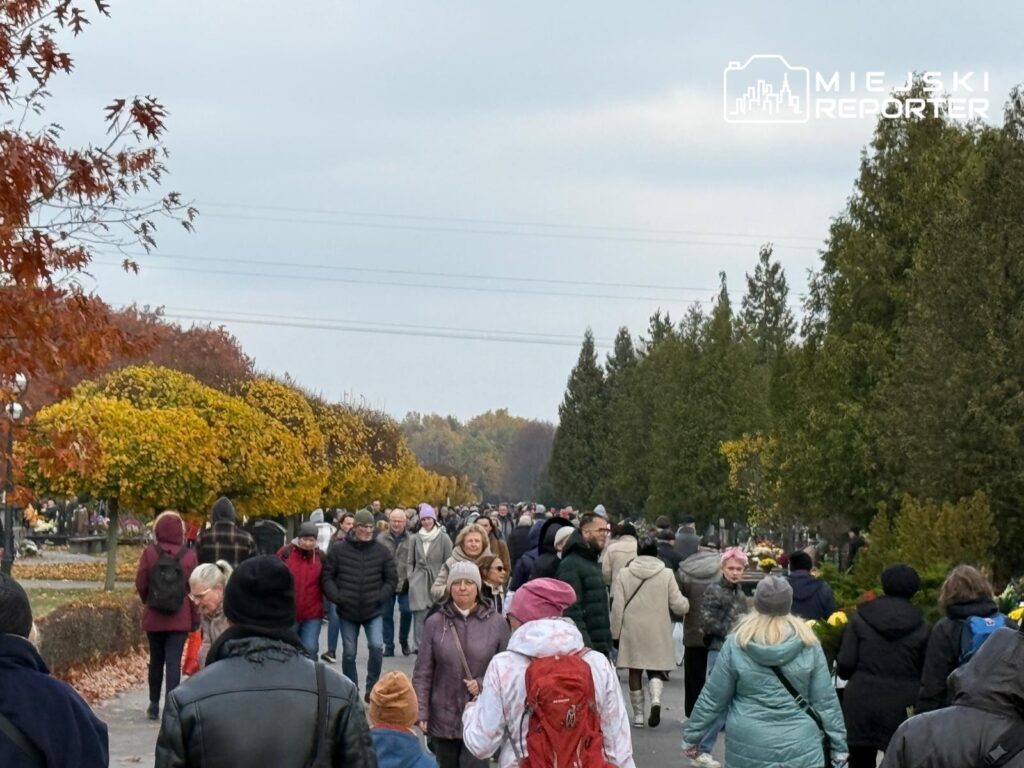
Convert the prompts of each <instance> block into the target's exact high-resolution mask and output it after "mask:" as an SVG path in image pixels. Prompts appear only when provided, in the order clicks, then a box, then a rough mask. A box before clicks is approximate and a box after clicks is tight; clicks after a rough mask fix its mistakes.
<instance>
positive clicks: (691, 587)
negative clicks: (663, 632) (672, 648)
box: [679, 550, 722, 648]
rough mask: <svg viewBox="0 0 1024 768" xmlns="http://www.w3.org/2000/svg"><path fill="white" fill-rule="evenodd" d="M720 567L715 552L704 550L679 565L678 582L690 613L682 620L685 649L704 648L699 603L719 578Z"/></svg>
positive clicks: (701, 613) (718, 558)
mask: <svg viewBox="0 0 1024 768" xmlns="http://www.w3.org/2000/svg"><path fill="white" fill-rule="evenodd" d="M721 573H722V565H721V559H720V557H719V554H718V553H717V552H713V551H710V550H704V551H701V552H697V553H696V554H695V555H691V556H690V557H688V558H686V559H685V560H683V562H682V563H680V564H679V580H680V581H681V582H682V589H683V595H685V596H686V598H687V599H688V600H689V601H690V612H689V613H687V614H686V618H685V619H684V620H683V629H684V631H685V640H684V643H685V645H686V647H687V648H703V647H704V631H703V630H702V629H701V622H702V620H703V617H704V612H703V610H702V609H701V603H702V602H703V599H704V592H706V591H707V588H708V587H710V586H711V585H712V584H714V583H715V582H716V581H718V579H719V578H720V577H721Z"/></svg>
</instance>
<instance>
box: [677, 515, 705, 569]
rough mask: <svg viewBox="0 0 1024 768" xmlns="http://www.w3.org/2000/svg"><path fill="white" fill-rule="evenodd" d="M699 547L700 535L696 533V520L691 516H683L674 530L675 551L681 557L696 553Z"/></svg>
mask: <svg viewBox="0 0 1024 768" xmlns="http://www.w3.org/2000/svg"><path fill="white" fill-rule="evenodd" d="M698 549H700V536H698V535H697V521H696V520H694V519H693V518H692V517H684V518H683V520H682V522H681V523H680V524H679V528H678V529H677V530H676V551H677V552H679V554H680V555H682V556H683V558H684V559H685V558H687V557H689V556H690V555H694V554H696V553H697V550H698Z"/></svg>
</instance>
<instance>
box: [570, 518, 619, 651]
mask: <svg viewBox="0 0 1024 768" xmlns="http://www.w3.org/2000/svg"><path fill="white" fill-rule="evenodd" d="M599 554H600V553H599V552H598V551H597V550H596V549H594V548H593V547H591V546H589V545H588V544H587V543H586V542H584V541H583V536H582V535H580V532H579V531H577V532H576V533H574V534H572V536H570V537H569V541H568V542H566V544H565V549H564V550H563V552H562V562H560V563H559V564H558V578H559V579H560V580H561V581H564V582H565V583H566V584H568V585H569V586H571V587H572V588H573V589H575V590H576V602H575V603H573V604H572V605H571V606H569V607H568V608H567V609H566V611H565V614H564V615H565V617H566V618H567V619H572V620H573V621H574V622H576V627H577V629H579V631H580V634H581V635H583V643H584V644H585V645H586V646H587V647H588V648H593V649H594V650H595V651H599V652H600V653H603V654H604V655H605V656H607V655H609V654H610V653H611V649H612V620H611V616H610V615H609V612H608V589H607V588H606V587H605V585H604V576H602V575H601V566H600V564H598V562H597V556H598V555H599Z"/></svg>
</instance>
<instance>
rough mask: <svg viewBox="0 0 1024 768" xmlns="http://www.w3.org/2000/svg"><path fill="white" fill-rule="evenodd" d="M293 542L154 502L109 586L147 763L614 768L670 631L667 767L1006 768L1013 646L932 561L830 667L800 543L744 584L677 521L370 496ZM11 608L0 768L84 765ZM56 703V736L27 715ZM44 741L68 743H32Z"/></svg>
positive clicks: (657, 687) (16, 594) (85, 758)
mask: <svg viewBox="0 0 1024 768" xmlns="http://www.w3.org/2000/svg"><path fill="white" fill-rule="evenodd" d="M294 532H295V536H294V537H293V538H292V539H291V540H290V541H289V542H288V543H286V544H285V545H284V546H282V547H281V548H280V549H279V550H278V551H277V552H276V554H273V555H257V554H256V547H255V545H254V542H253V541H252V537H251V536H250V535H249V534H248V533H247V532H245V531H244V530H242V529H241V528H240V527H239V526H238V525H237V521H236V513H235V510H234V507H233V505H232V503H231V501H230V500H229V499H227V498H221V499H219V500H218V501H217V502H216V503H215V504H214V506H213V508H212V510H211V521H210V525H209V526H208V527H206V528H205V529H204V530H201V531H197V535H196V536H195V539H194V545H192V546H190V542H189V537H188V536H187V526H186V524H185V522H184V520H183V519H182V517H181V516H180V515H179V514H178V513H176V512H173V511H166V512H163V513H162V514H160V515H159V516H158V517H157V518H156V520H155V521H154V524H153V543H152V544H151V545H150V546H147V547H146V548H145V550H144V551H143V553H142V555H141V557H140V560H139V564H138V569H137V576H136V583H135V586H136V590H137V592H138V595H139V598H140V599H141V601H142V602H143V604H144V609H143V629H144V630H145V632H146V635H147V638H148V641H149V651H150V663H149V675H148V688H149V704H148V708H147V712H146V714H147V716H148V717H150V718H152V719H154V720H160V731H159V736H158V741H157V747H156V765H157V766H159V767H160V768H164V767H165V766H166V767H170V766H175V767H181V766H199V765H203V766H221V765H224V766H227V765H232V766H233V765H250V764H252V765H256V764H260V765H263V764H266V765H275V766H292V765H294V766H297V767H298V766H318V765H337V766H340V765H345V766H357V767H358V766H377V765H379V766H384V767H385V768H392V767H394V768H399V766H401V767H402V768H428V766H439V768H477V767H480V768H485V767H486V766H487V765H489V764H490V763H491V761H492V760H493V761H497V764H498V765H499V766H500V767H501V768H512V767H513V766H525V767H527V768H542V767H544V768H547V767H548V766H554V765H558V766H573V767H574V768H584V767H589V766H602V767H612V766H614V767H616V768H632V766H634V764H635V763H634V756H633V738H634V734H636V733H637V732H638V730H639V729H642V728H657V727H659V726H661V724H662V696H663V691H664V686H665V684H666V682H668V681H669V679H670V676H671V675H672V674H678V673H677V672H674V670H676V668H677V666H678V665H679V661H680V659H679V658H678V655H677V648H676V640H677V639H678V633H680V632H681V634H682V645H683V657H682V678H683V690H684V711H685V715H686V720H685V723H684V728H683V732H682V734H681V753H680V756H679V759H678V764H680V765H686V764H687V763H689V764H692V765H695V766H700V767H701V768H720V763H719V761H718V760H717V759H716V757H715V756H714V755H715V754H716V751H715V750H716V744H717V743H718V741H719V739H721V738H724V750H725V765H726V766H728V768H771V767H774V766H786V767H787V768H821V766H826V768H834V767H836V766H842V765H849V766H850V768H867V767H868V766H872V767H873V766H876V764H877V762H878V759H879V756H880V754H882V753H884V757H883V760H884V762H883V763H882V764H883V765H884V766H886V768H946V767H947V766H949V767H950V768H952V767H953V766H957V768H959V767H960V766H967V765H972V766H973V765H982V764H984V765H989V766H992V768H998V766H1003V765H1006V766H1010V768H1015V767H1019V766H1022V765H1024V737H1022V735H1021V725H1022V723H1021V718H1022V715H1021V712H1024V708H1022V707H1021V703H1022V702H1024V682H1022V681H1024V678H1022V677H1021V675H1022V673H1024V637H1022V636H1021V634H1020V633H1019V632H1017V631H1016V627H1015V626H1014V624H1013V622H1012V621H1010V620H1009V619H1008V618H1007V617H1005V616H1003V615H1002V614H1000V613H999V611H998V608H997V606H996V602H995V599H994V596H993V591H992V587H991V585H990V583H989V582H988V580H987V579H986V578H985V576H984V575H982V573H980V572H979V571H977V570H976V569H974V568H972V567H971V566H966V565H963V566H958V567H957V568H955V569H953V571H952V572H951V573H950V574H949V576H948V578H947V579H946V581H945V583H944V584H943V587H942V590H941V593H940V596H939V607H940V608H941V609H942V611H943V613H944V614H945V615H944V617H943V618H942V619H940V620H939V621H938V622H937V623H936V624H935V625H934V627H930V626H929V625H928V623H927V622H926V621H925V619H924V616H923V614H922V612H921V610H920V608H918V607H917V606H916V605H915V604H914V603H913V602H912V598H913V597H914V595H915V594H916V593H917V592H918V591H919V589H920V579H919V577H918V575H917V573H916V572H915V571H914V570H913V569H912V568H910V567H909V566H906V565H902V564H894V565H890V566H888V567H887V568H886V569H885V570H884V571H883V572H882V574H881V584H882V587H883V592H884V594H883V596H881V597H879V598H877V599H875V600H873V601H870V602H865V603H863V604H861V605H860V606H859V607H858V610H857V611H856V613H855V614H853V617H852V619H851V620H850V622H849V624H848V625H847V626H846V628H845V630H844V632H843V636H842V641H841V644H840V647H839V650H838V653H837V655H836V658H835V659H830V658H826V654H825V652H824V651H823V649H822V646H821V644H820V642H819V640H818V638H817V636H816V635H815V633H814V631H813V630H812V629H811V627H810V626H809V623H810V622H812V621H815V620H821V619H827V618H828V617H829V616H831V615H832V614H833V613H834V612H835V610H836V602H835V599H834V597H833V595H832V592H831V590H830V589H829V586H828V584H827V583H826V582H825V581H823V580H822V579H821V578H819V576H818V575H817V573H816V570H815V565H816V563H815V550H814V548H813V547H812V548H809V551H795V552H792V553H790V554H789V555H788V558H787V560H788V570H787V572H786V573H785V574H784V575H782V576H776V575H768V576H764V577H763V578H759V579H755V578H752V571H751V568H750V555H749V553H748V552H747V551H746V550H745V549H743V548H740V547H727V548H725V549H724V550H721V551H720V550H718V549H716V548H712V547H709V546H704V545H703V544H702V540H701V537H700V536H698V535H697V533H696V527H695V525H694V522H693V521H692V520H685V519H684V520H683V521H681V523H680V524H679V525H678V527H676V526H674V525H673V524H672V522H671V521H670V520H668V519H667V518H659V519H658V520H657V521H656V525H655V528H654V529H651V530H648V529H647V527H646V525H644V524H643V523H640V522H637V523H634V522H630V521H625V520H624V521H619V522H617V523H613V522H612V520H610V516H609V515H608V513H607V512H606V511H605V509H604V508H603V507H602V506H600V505H598V506H597V507H596V508H595V509H594V510H592V511H590V510H588V511H586V512H583V513H579V512H577V511H575V510H572V509H571V508H565V509H559V510H550V511H549V510H546V509H544V507H542V506H540V505H517V506H516V507H512V506H510V505H506V504H503V505H500V506H498V507H495V508H484V509H479V508H475V507H473V508H470V507H467V508H460V509H455V508H447V507H442V508H441V509H439V510H436V509H435V508H434V507H432V506H431V505H429V504H420V505H419V506H417V507H415V508H395V509H386V508H382V507H381V505H380V503H379V502H373V503H372V504H370V505H368V506H367V508H365V509H362V510H359V511H357V512H355V513H352V512H347V511H346V512H337V511H330V510H328V511H326V512H325V511H324V510H316V511H315V512H313V513H312V514H311V515H310V516H309V519H308V520H306V521H304V522H302V523H301V524H300V525H298V527H297V529H295V531H294ZM857 538H858V539H859V541H858V540H855V538H854V536H853V535H852V534H851V542H853V543H852V544H851V549H854V546H853V545H854V544H855V545H856V549H860V548H861V547H862V546H864V542H863V539H862V538H860V537H859V532H858V533H857ZM855 554H856V552H855V551H854V555H855ZM755 583H756V587H754V584H755ZM24 595H25V593H24V591H23V590H21V588H20V587H19V586H18V585H17V584H16V582H13V581H12V580H10V579H7V578H6V577H4V578H3V579H0V669H2V670H4V671H5V672H8V671H9V672H11V675H10V676H8V675H6V674H5V676H4V681H5V684H4V685H3V686H0V764H3V765H5V766H6V765H12V766H20V765H26V766H35V765H76V766H86V767H88V766H94V765H106V764H107V762H106V760H107V734H106V728H105V726H104V725H103V723H102V722H100V721H99V720H98V719H97V718H96V717H95V715H93V714H92V712H91V711H90V710H89V708H88V707H87V706H86V705H85V704H84V703H82V702H81V700H80V699H79V698H78V697H77V695H76V694H75V693H74V691H73V690H72V689H70V688H68V687H67V686H64V685H63V684H62V683H59V682H58V681H56V680H53V679H52V678H50V677H49V676H48V675H47V671H46V667H45V664H44V663H43V662H42V660H41V659H40V658H39V656H38V653H37V652H36V651H35V649H34V647H33V645H32V642H31V637H32V620H31V609H30V608H29V605H28V600H27V598H26V597H24ZM324 622H326V623H327V631H326V636H327V645H326V648H323V649H321V647H320V638H321V630H322V628H323V624H324ZM360 634H362V635H363V637H364V638H365V643H366V646H367V650H368V660H367V663H366V667H365V669H359V668H358V666H357V663H356V659H357V652H358V646H359V642H360V640H359V638H360ZM339 638H340V641H341V664H340V667H341V669H340V672H339V671H338V669H337V668H336V666H335V665H336V663H337V661H338V658H337V654H338V641H339ZM396 653H401V654H402V655H403V656H406V657H409V656H415V663H414V668H413V673H412V676H411V678H410V677H408V676H406V675H405V674H403V673H402V672H398V671H390V672H387V673H385V672H384V665H385V661H384V660H385V659H386V658H388V657H393V656H395V655H396ZM183 668H184V671H185V675H186V677H185V679H184V680H183V678H182V670H183ZM620 674H621V681H620ZM8 680H12V681H15V682H17V683H18V686H21V685H22V682H21V681H22V680H24V686H29V685H33V684H34V685H36V686H37V688H38V691H39V692H40V694H39V695H40V699H39V702H33V703H31V704H26V703H25V699H26V698H27V694H26V691H28V690H30V688H29V687H24V686H23V687H20V688H19V687H17V686H15V687H13V688H12V687H11V686H9V685H7V681H8ZM837 680H842V681H845V686H841V687H840V688H839V689H838V690H837ZM622 683H625V684H626V689H627V690H626V695H624V693H623V690H622V687H621V684H622ZM56 702H59V706H60V707H61V708H62V711H64V712H66V713H67V718H68V720H69V721H70V722H71V723H72V726H69V728H68V729H67V733H66V734H62V736H61V738H62V739H64V738H66V739H67V741H66V742H62V743H64V745H65V746H64V747H61V746H59V745H57V744H55V743H54V741H55V737H54V736H53V735H52V734H49V735H46V736H41V735H40V732H39V731H38V729H36V728H35V727H34V725H33V723H32V722H31V720H30V718H31V713H32V712H33V711H36V710H38V709H39V708H40V707H42V706H47V707H51V708H52V707H56V706H58V704H57V703H56ZM51 711H52V710H51ZM26 713H29V714H26ZM911 715H914V716H912V717H911ZM954 718H956V720H954ZM953 723H955V724H956V727H951V726H952V724H953ZM12 734H14V735H13V736H12ZM423 737H425V739H424V738H423ZM5 739H6V741H5ZM64 748H67V749H72V748H73V749H74V750H75V752H74V754H75V758H74V759H70V758H69V757H68V755H67V754H64V755H63V756H61V757H51V755H57V754H59V753H60V752H61V751H62V750H63V749H64ZM41 756H43V757H44V759H45V762H39V758H40V757H41ZM79 756H81V757H79ZM7 757H10V761H6V758H7ZM983 760H988V762H981V761H983Z"/></svg>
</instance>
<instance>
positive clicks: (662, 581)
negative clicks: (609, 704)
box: [611, 555, 690, 671]
mask: <svg viewBox="0 0 1024 768" xmlns="http://www.w3.org/2000/svg"><path fill="white" fill-rule="evenodd" d="M689 608H690V604H689V602H688V601H687V600H686V598H685V597H683V594H682V592H680V591H679V585H678V584H676V579H675V577H674V576H673V575H672V571H671V570H670V569H668V568H666V567H665V564H664V563H663V562H662V561H661V559H660V558H657V557H649V556H646V555H644V556H641V557H638V558H636V559H635V560H633V562H631V563H630V564H629V565H627V566H626V567H624V568H623V569H622V570H620V571H619V575H618V577H617V578H616V579H615V583H614V584H613V585H612V616H611V621H612V637H613V638H615V639H616V640H618V641H619V657H618V661H617V664H618V666H619V668H620V669H651V670H659V671H661V670H668V669H672V668H674V667H675V666H676V658H675V649H674V648H673V644H672V616H673V615H675V616H683V615H684V614H685V613H686V612H687V611H688V610H689Z"/></svg>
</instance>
